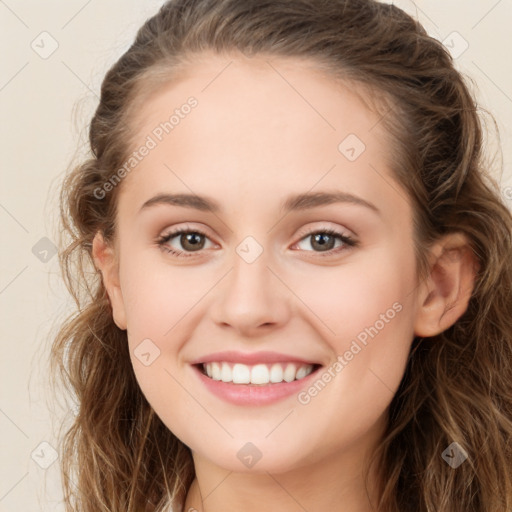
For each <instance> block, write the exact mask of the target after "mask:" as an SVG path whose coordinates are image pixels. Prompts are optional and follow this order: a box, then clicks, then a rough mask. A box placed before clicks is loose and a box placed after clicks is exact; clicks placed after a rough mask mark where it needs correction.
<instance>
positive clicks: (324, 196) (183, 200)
mask: <svg viewBox="0 0 512 512" xmlns="http://www.w3.org/2000/svg"><path fill="white" fill-rule="evenodd" d="M333 203H349V204H354V205H358V206H364V207H365V208H368V209H370V210H372V211H373V212H375V213H376V214H378V215H380V210H379V209H378V208H377V207H376V206H375V205H374V204H372V203H370V202H369V201H366V200H365V199H363V198H361V197H358V196H355V195H353V194H349V193H348V192H341V191H336V192H306V193H303V194H296V195H293V196H290V197H288V198H287V199H286V200H285V201H284V203H283V204H282V206H281V211H282V212H290V211H301V210H308V209H311V208H317V207H320V206H326V205H329V204H333ZM156 205H171V206H182V207H184V208H193V209H195V210H200V211H205V212H211V213H218V212H220V211H221V207H220V205H219V203H217V201H215V200H214V199H212V198H210V197H206V196H198V195H196V194H158V195H156V196H154V197H152V198H151V199H148V200H147V201H146V202H145V203H144V204H143V205H142V207H141V209H140V211H142V210H145V209H147V208H150V207H152V206H156Z"/></svg>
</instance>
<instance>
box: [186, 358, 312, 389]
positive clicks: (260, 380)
mask: <svg viewBox="0 0 512 512" xmlns="http://www.w3.org/2000/svg"><path fill="white" fill-rule="evenodd" d="M194 366H195V367H196V368H197V369H198V370H199V371H200V372H201V373H202V374H203V375H204V376H205V377H207V378H208V379H211V380H213V381H218V382H224V383H230V384H235V385H246V386H247V385H251V386H269V385H277V384H282V383H291V382H294V381H300V380H302V379H305V378H306V377H307V376H308V375H310V374H312V373H313V372H315V371H317V370H318V369H319V368H320V366H321V365H319V364H305V363H295V362H279V363H273V364H268V363H257V364H253V365H249V364H243V363H232V362H229V361H210V362H208V363H199V364H196V365H194Z"/></svg>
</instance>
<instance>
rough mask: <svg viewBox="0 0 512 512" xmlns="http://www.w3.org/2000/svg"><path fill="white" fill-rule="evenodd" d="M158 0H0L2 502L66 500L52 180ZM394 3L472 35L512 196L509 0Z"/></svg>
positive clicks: (434, 30)
mask: <svg viewBox="0 0 512 512" xmlns="http://www.w3.org/2000/svg"><path fill="white" fill-rule="evenodd" d="M241 1H243V0H241ZM161 3H162V1H161V0H145V1H142V0H139V1H136V0H123V1H121V0H103V1H100V0H89V1H87V0H67V1H63V0H62V1H56V0H53V1H45V2H39V1H36V0H0V40H1V41H0V42H1V45H2V58H1V60H0V109H1V111H0V118H1V120H2V121H1V133H0V144H1V151H0V164H1V174H0V176H1V187H0V229H1V236H2V248H3V249H2V251H1V256H0V314H1V322H0V329H1V336H2V338H1V339H2V345H1V347H2V357H1V358H0V373H1V378H2V386H1V388H0V390H1V391H0V432H1V436H0V443H1V444H0V446H1V461H2V466H1V471H0V511H5V512H8V511H9V512H19V511H20V510H23V511H27V512H28V511H60V510H64V509H63V506H62V505H61V504H60V489H59V485H60V484H59V472H58V461H55V462H53V463H52V461H53V459H54V458H55V456H58V454H57V453H56V452H55V450H54V449H53V447H52V445H54V446H55V445H56V443H55V434H56V432H57V430H56V429H57V427H58V420H59V417H60V416H61V415H62V414H63V411H65V410H67V411H70V412H69V414H72V407H71V402H70V405H68V406H66V405H65V404H63V405H62V406H61V408H60V409H59V408H58V406H57V404H54V403H53V402H52V400H51V396H50V395H49V394H48V385H47V381H48V375H47V367H46V364H47V359H48V351H49V342H50V340H51V335H52V333H54V332H55V329H56V325H57V324H58V322H59V320H62V319H63V318H64V316H65V314H66V312H68V311H69V308H70V306H71V301H70V299H69V298H68V297H67V295H66V293H65V291H64V289H63V286H62V284H61V283H60V280H59V269H58V262H57V257H56V256H52V252H51V247H52V246H51V240H56V229H57V227H56V220H57V216H56V205H57V199H56V198H57V191H58V185H59V182H60V180H61V178H62V175H63V173H64V172H65V170H66V168H67V166H68V165H69V164H70V162H71V158H72V157H73V155H74V154H75V151H76V150H77V148H78V147H79V146H80V145H81V144H83V142H84V140H85V137H86V134H87V123H88V121H89V118H90V116H91V114H92V111H93V109H94V108H95V106H96V103H97V98H98V91H99V87H100V84H101V80H102V77H103V75H104V73H105V71H106V70H107V69H108V67H109V66H110V65H111V64H112V63H113V62H114V60H115V59H116V58H117V57H118V56H119V55H120V54H121V53H122V52H123V51H124V50H125V49H126V48H127V46H128V44H129V43H130V42H131V40H132V38H133V36H134V34H135V31H136V29H137V28H138V26H139V25H140V24H141V23H142V22H143V21H144V20H145V19H146V17H148V16H150V15H151V14H153V13H154V12H155V11H156V9H157V7H158V6H159V5H161ZM395 3H396V4H397V5H399V6H400V7H402V8H404V9H405V10H407V11H408V12H410V13H411V14H413V15H414V16H416V17H417V18H418V19H419V20H420V21H421V22H422V23H423V24H424V26H425V28H426V29H427V30H428V31H429V33H430V34H431V35H433V36H435V37H437V38H438V39H440V40H446V41H448V42H449V44H452V43H451V42H453V44H452V46H453V50H452V51H455V52H459V53H460V52H461V51H462V50H463V49H464V48H465V44H466V43H465V42H464V41H466V42H467V44H468V45H469V46H468V48H467V49H466V51H464V53H462V54H461V55H460V56H459V57H458V58H457V66H458V67H459V69H461V70H462V71H463V72H464V73H466V74H467V75H469V76H470V77H472V78H473V79H474V81H475V84H476V86H475V87H476V88H477V89H475V93H476V94H477V97H478V98H479V102H480V104H481V105H482V106H483V107H485V108H487V109H488V110H489V111H491V112H492V113H493V114H494V115H495V117H496V119H497V122H498V127H499V129H500V132H501V138H502V144H503V146H502V147H503V168H504V173H503V176H502V178H501V183H502V189H503V194H504V196H505V197H508V201H509V204H511V206H512V194H511V193H510V192H511V191H512V188H507V187H512V144H511V142H510V139H511V134H512V59H511V57H510V48H511V47H512V37H511V30H510V22H511V21H512V2H510V1H509V0H501V1H498V0H475V1H471V2H469V1H467V0H423V1H421V0H418V1H417V2H416V3H415V2H413V1H412V0H403V1H400V2H395ZM454 31H455V32H457V33H458V35H457V34H455V35H453V32H454ZM42 32H47V33H48V34H43V35H41V33H42ZM56 45H58V47H56ZM53 47H56V49H55V51H54V52H53V53H52V54H51V55H48V53H50V51H51V50H52V49H53ZM497 158H498V164H499V158H500V156H499V155H498V157H497ZM497 177H498V178H499V176H497ZM43 237H47V238H48V239H49V240H43V241H41V239H43ZM34 246H35V247H36V249H34V252H35V253H36V254H38V256H39V257H36V255H34V253H33V248H34ZM45 250H46V251H48V252H46V253H45V252H44V251H45ZM41 258H42V259H43V260H44V259H45V258H46V259H47V261H46V262H45V261H41ZM41 443H46V444H41ZM46 466H47V468H46V469H45V467H46Z"/></svg>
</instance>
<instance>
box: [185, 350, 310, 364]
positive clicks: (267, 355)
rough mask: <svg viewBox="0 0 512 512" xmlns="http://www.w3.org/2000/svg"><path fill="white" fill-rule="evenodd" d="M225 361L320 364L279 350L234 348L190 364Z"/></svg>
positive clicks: (198, 359) (195, 360)
mask: <svg viewBox="0 0 512 512" xmlns="http://www.w3.org/2000/svg"><path fill="white" fill-rule="evenodd" d="M213 362H226V363H242V364H247V365H253V364H258V363H266V364H272V363H299V364H320V363H317V362H316V361H311V360H307V359H304V358H302V357H297V356H293V355H289V354H282V353H279V352H250V353H248V352H237V351H234V350H230V351H224V352H215V353H213V354H208V355H206V356H202V357H199V358H197V359H194V360H193V361H191V363H190V364H201V363H213Z"/></svg>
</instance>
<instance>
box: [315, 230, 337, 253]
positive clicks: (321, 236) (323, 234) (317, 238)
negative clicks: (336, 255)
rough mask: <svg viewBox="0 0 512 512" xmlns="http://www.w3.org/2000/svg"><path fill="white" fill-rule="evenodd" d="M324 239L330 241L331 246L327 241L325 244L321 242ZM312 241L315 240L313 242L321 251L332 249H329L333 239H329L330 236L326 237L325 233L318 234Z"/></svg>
mask: <svg viewBox="0 0 512 512" xmlns="http://www.w3.org/2000/svg"><path fill="white" fill-rule="evenodd" d="M324 238H328V239H330V242H331V244H329V240H328V241H327V242H325V241H322V240H323V239H324ZM314 239H315V242H316V243H318V244H319V247H320V248H321V249H322V250H329V249H332V247H330V246H331V245H332V241H333V237H331V235H327V234H325V233H319V234H317V235H315V236H314ZM327 246H329V247H327Z"/></svg>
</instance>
